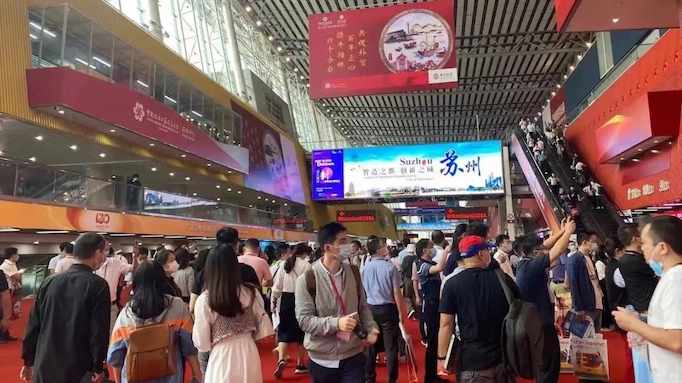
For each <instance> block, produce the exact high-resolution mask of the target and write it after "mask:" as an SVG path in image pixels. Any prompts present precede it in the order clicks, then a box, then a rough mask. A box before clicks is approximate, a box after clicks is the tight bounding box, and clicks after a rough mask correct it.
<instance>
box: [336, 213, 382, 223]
mask: <svg viewBox="0 0 682 383" xmlns="http://www.w3.org/2000/svg"><path fill="white" fill-rule="evenodd" d="M336 220H337V221H338V222H376V220H377V212H376V210H337V211H336Z"/></svg>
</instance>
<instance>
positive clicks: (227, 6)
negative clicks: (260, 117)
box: [223, 0, 248, 101]
mask: <svg viewBox="0 0 682 383" xmlns="http://www.w3.org/2000/svg"><path fill="white" fill-rule="evenodd" d="M223 15H224V17H225V24H226V25H225V29H226V30H227V47H228V50H227V53H228V59H229V60H230V67H232V72H233V74H234V83H235V86H236V87H237V95H238V96H239V98H241V99H242V100H244V101H248V97H247V95H246V82H245V81H244V69H243V68H242V59H241V57H240V55H239V46H238V45H237V32H236V31H235V29H234V15H233V14H232V1H231V0H223Z"/></svg>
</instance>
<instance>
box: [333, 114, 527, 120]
mask: <svg viewBox="0 0 682 383" xmlns="http://www.w3.org/2000/svg"><path fill="white" fill-rule="evenodd" d="M533 116H535V114H534V113H522V114H484V115H479V116H478V118H479V119H480V120H483V119H489V118H516V119H520V118H526V117H533ZM334 119H335V120H344V121H457V120H475V119H476V115H473V116H450V117H360V116H334Z"/></svg>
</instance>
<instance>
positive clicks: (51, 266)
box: [47, 242, 69, 275]
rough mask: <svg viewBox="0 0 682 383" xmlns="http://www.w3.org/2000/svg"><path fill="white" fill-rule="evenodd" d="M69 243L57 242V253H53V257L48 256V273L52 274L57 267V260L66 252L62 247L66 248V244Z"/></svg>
mask: <svg viewBox="0 0 682 383" xmlns="http://www.w3.org/2000/svg"><path fill="white" fill-rule="evenodd" d="M68 244H69V242H62V243H60V244H59V254H57V255H55V256H54V257H52V258H50V263H48V265H47V270H48V271H49V273H50V275H52V274H54V271H55V269H56V268H57V264H58V263H59V261H60V260H61V259H62V258H64V257H65V256H66V252H64V249H66V246H67V245H68Z"/></svg>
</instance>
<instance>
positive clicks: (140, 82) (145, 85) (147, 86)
mask: <svg viewBox="0 0 682 383" xmlns="http://www.w3.org/2000/svg"><path fill="white" fill-rule="evenodd" d="M137 83H138V84H140V85H142V86H143V87H145V88H149V85H147V84H145V83H143V82H142V81H140V80H137Z"/></svg>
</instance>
